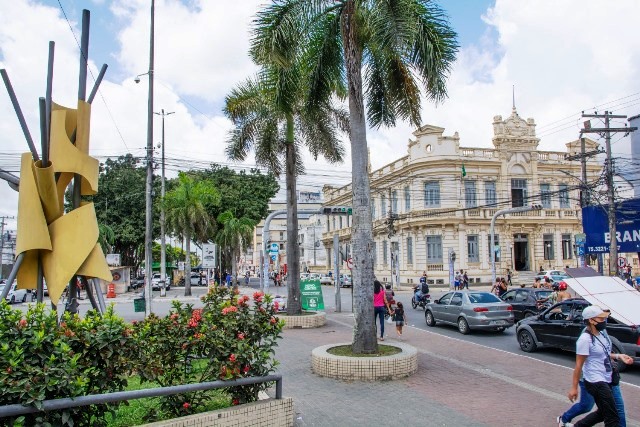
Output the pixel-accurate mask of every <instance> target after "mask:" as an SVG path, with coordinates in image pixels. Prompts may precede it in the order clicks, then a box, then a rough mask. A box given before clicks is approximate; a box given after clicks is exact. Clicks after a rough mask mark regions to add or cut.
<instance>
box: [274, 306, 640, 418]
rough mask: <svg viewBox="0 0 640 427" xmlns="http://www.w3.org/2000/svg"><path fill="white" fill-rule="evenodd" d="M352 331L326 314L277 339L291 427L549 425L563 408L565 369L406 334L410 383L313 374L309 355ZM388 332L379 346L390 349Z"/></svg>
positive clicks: (629, 401)
mask: <svg viewBox="0 0 640 427" xmlns="http://www.w3.org/2000/svg"><path fill="white" fill-rule="evenodd" d="M352 325H353V318H352V317H350V316H349V315H348V314H340V313H327V325H326V326H324V327H322V328H318V329H305V330H300V329H292V330H286V331H285V332H284V333H283V339H282V340H281V341H280V345H279V347H278V348H277V350H276V358H277V359H278V360H279V361H280V366H279V367H278V372H279V373H282V374H283V377H284V382H283V390H284V395H285V396H290V397H293V399H294V410H295V425H296V426H298V427H301V426H354V427H355V426H372V425H376V426H395V425H398V426H403V427H407V426H425V425H426V426H555V425H556V424H555V417H556V416H557V415H559V414H561V413H562V412H563V411H565V410H566V409H567V408H568V407H569V401H568V399H567V398H566V393H567V391H568V387H569V385H570V381H571V370H570V369H567V368H565V367H562V366H558V365H554V364H550V363H546V362H542V361H538V360H535V359H532V358H529V357H526V356H515V355H513V354H509V353H506V352H503V351H500V350H495V349H491V348H486V347H483V346H480V345H476V344H473V343H470V342H466V341H464V340H462V339H452V338H448V337H445V336H442V335H438V334H435V333H432V332H429V331H425V330H421V329H417V328H411V327H409V328H405V333H404V335H403V336H402V337H401V338H400V339H401V340H402V341H403V342H407V343H409V344H411V345H413V346H414V347H416V348H417V349H418V351H419V354H418V373H416V374H415V375H413V376H411V377H410V378H407V379H404V380H397V381H387V382H376V383H364V382H347V381H339V380H332V379H327V378H320V377H317V376H316V375H314V374H313V373H312V372H311V350H312V349H313V348H315V347H317V346H320V345H323V344H330V343H338V342H349V341H351V337H352ZM392 333H393V335H394V336H389V337H388V338H387V340H386V341H385V342H388V343H393V342H394V338H395V331H392ZM623 377H624V374H623ZM623 379H624V378H623ZM622 391H623V396H624V400H625V404H626V412H627V425H629V426H640V422H639V421H638V420H640V405H637V402H638V401H640V388H639V387H634V386H628V385H626V384H624V385H623V388H622ZM270 394H272V392H270Z"/></svg>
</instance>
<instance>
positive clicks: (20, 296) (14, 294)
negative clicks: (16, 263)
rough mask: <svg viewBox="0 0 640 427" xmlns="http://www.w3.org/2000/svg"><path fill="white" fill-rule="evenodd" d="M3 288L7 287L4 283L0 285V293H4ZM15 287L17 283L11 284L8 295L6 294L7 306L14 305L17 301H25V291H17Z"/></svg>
mask: <svg viewBox="0 0 640 427" xmlns="http://www.w3.org/2000/svg"><path fill="white" fill-rule="evenodd" d="M5 286H7V284H6V283H2V284H0V292H3V291H4V288H5ZM17 286H18V283H17V282H13V285H11V288H10V289H9V293H8V294H7V301H9V304H15V303H16V302H18V301H21V302H26V301H27V290H26V289H18V288H17Z"/></svg>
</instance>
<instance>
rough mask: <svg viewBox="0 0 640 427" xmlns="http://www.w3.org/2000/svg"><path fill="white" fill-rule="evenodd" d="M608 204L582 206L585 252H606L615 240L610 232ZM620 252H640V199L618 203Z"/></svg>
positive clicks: (617, 221)
mask: <svg viewBox="0 0 640 427" xmlns="http://www.w3.org/2000/svg"><path fill="white" fill-rule="evenodd" d="M607 208H608V206H607V205H598V206H587V207H584V208H582V227H583V228H584V233H585V234H586V235H587V236H586V237H587V239H586V242H585V245H584V251H585V253H589V254H595V253H606V252H609V246H610V244H611V242H612V241H613V240H614V239H613V238H612V236H611V233H609V220H608V217H607ZM615 240H617V242H618V252H621V253H625V252H640V199H631V200H626V201H624V202H621V203H619V204H617V205H616V238H615Z"/></svg>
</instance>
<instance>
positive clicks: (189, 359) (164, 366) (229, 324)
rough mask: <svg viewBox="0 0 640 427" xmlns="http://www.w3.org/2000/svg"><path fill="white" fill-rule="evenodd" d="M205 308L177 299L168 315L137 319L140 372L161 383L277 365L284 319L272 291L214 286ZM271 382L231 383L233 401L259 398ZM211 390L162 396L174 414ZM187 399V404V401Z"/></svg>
mask: <svg viewBox="0 0 640 427" xmlns="http://www.w3.org/2000/svg"><path fill="white" fill-rule="evenodd" d="M202 301H203V302H204V308H202V309H194V308H193V306H192V305H189V304H186V305H182V304H180V303H179V302H178V301H174V302H173V309H172V311H171V313H170V314H169V315H168V316H167V317H165V318H159V317H156V316H150V317H148V318H147V319H146V320H144V321H142V322H138V324H136V325H135V326H134V328H133V334H134V336H135V338H136V340H137V341H138V342H139V343H140V345H139V351H140V355H139V357H138V360H139V363H138V373H139V374H140V376H141V378H143V379H144V380H147V381H155V382H157V383H158V384H160V385H161V386H171V385H177V384H189V383H199V382H207V381H215V380H232V379H236V378H241V377H247V376H262V375H267V374H269V373H271V372H273V371H274V369H275V367H276V365H277V361H276V360H275V359H273V353H274V348H275V346H276V345H277V340H278V338H279V337H280V333H281V331H282V322H279V321H278V320H277V318H276V317H275V316H276V315H277V310H276V308H275V306H274V305H273V303H272V301H271V297H270V296H269V295H264V294H263V293H261V292H256V293H255V294H254V295H253V303H251V302H250V301H251V298H250V297H248V296H246V295H244V296H240V295H238V293H237V292H234V291H230V290H229V289H227V288H226V287H219V288H215V287H212V288H210V289H209V293H208V294H206V295H205V296H204V297H203V298H202ZM266 387H267V384H259V385H254V386H243V387H233V388H230V389H229V390H228V391H229V394H230V395H231V402H232V403H234V404H240V403H245V402H252V401H254V400H256V399H257V395H258V391H260V390H264V389H265V388H266ZM208 393H209V392H206V391H199V392H192V393H186V394H182V395H174V396H166V397H164V398H162V399H161V406H162V409H163V410H165V411H167V412H170V413H173V414H175V415H184V414H185V412H186V413H195V412H198V411H199V408H201V407H202V406H203V405H204V404H205V403H206V401H207V396H208ZM186 402H188V406H185V405H186Z"/></svg>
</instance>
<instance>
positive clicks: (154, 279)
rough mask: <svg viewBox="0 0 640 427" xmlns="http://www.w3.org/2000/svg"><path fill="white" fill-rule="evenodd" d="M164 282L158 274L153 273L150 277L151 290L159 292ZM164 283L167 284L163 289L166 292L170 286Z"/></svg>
mask: <svg viewBox="0 0 640 427" xmlns="http://www.w3.org/2000/svg"><path fill="white" fill-rule="evenodd" d="M165 281H166V280H165ZM165 281H163V280H162V279H161V278H160V273H154V275H153V276H151V289H152V290H154V291H159V290H160V289H161V288H162V285H163V284H164V282H165ZM166 282H167V284H166V288H165V289H166V290H167V291H168V290H169V289H171V284H170V283H168V281H166Z"/></svg>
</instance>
